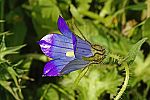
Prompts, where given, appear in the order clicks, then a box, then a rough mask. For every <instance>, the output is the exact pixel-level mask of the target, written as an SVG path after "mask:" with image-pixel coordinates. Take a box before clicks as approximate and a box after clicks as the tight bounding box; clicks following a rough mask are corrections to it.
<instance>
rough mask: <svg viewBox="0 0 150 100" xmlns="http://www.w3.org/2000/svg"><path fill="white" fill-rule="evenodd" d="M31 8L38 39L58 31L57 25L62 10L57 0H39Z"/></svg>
mask: <svg viewBox="0 0 150 100" xmlns="http://www.w3.org/2000/svg"><path fill="white" fill-rule="evenodd" d="M30 6H31V8H32V10H31V11H32V12H31V16H32V21H33V25H34V28H35V30H36V33H37V34H38V38H41V37H42V36H44V35H45V34H47V33H49V32H50V31H51V32H53V31H54V30H56V29H57V24H56V23H57V19H58V16H59V15H60V10H59V8H58V6H57V2H56V1H55V0H38V1H36V2H35V4H34V5H30Z"/></svg>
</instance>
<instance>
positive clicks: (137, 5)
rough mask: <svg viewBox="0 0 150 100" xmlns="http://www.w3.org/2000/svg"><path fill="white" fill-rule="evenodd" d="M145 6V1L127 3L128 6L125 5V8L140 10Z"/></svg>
mask: <svg viewBox="0 0 150 100" xmlns="http://www.w3.org/2000/svg"><path fill="white" fill-rule="evenodd" d="M146 8H147V5H146V3H137V4H136V5H129V6H127V8H126V9H128V10H135V11H140V10H144V9H146Z"/></svg>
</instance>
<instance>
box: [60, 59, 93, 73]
mask: <svg viewBox="0 0 150 100" xmlns="http://www.w3.org/2000/svg"><path fill="white" fill-rule="evenodd" d="M89 63H90V62H89V61H84V60H79V59H75V60H72V61H70V62H69V63H68V64H67V65H66V66H65V67H64V68H63V69H62V70H61V72H60V74H61V75H63V74H67V73H70V72H72V71H75V70H78V69H81V68H84V67H86V66H87V65H88V64H89Z"/></svg>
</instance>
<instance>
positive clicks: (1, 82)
mask: <svg viewBox="0 0 150 100" xmlns="http://www.w3.org/2000/svg"><path fill="white" fill-rule="evenodd" d="M0 85H1V86H2V87H3V88H5V89H6V90H7V91H9V92H10V93H11V94H12V95H13V96H14V98H15V99H16V100H20V98H19V97H18V95H17V94H15V93H14V91H13V90H12V88H11V87H10V82H7V81H1V80H0Z"/></svg>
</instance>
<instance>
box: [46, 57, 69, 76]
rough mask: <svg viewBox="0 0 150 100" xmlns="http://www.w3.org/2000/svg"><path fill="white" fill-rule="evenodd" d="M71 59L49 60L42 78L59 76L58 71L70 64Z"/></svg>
mask: <svg viewBox="0 0 150 100" xmlns="http://www.w3.org/2000/svg"><path fill="white" fill-rule="evenodd" d="M70 60H71V59H63V60H62V59H58V60H51V61H49V62H48V63H46V65H45V67H44V70H43V75H44V76H60V71H61V70H62V69H63V68H64V67H65V66H66V65H67V64H68V63H69V62H70Z"/></svg>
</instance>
